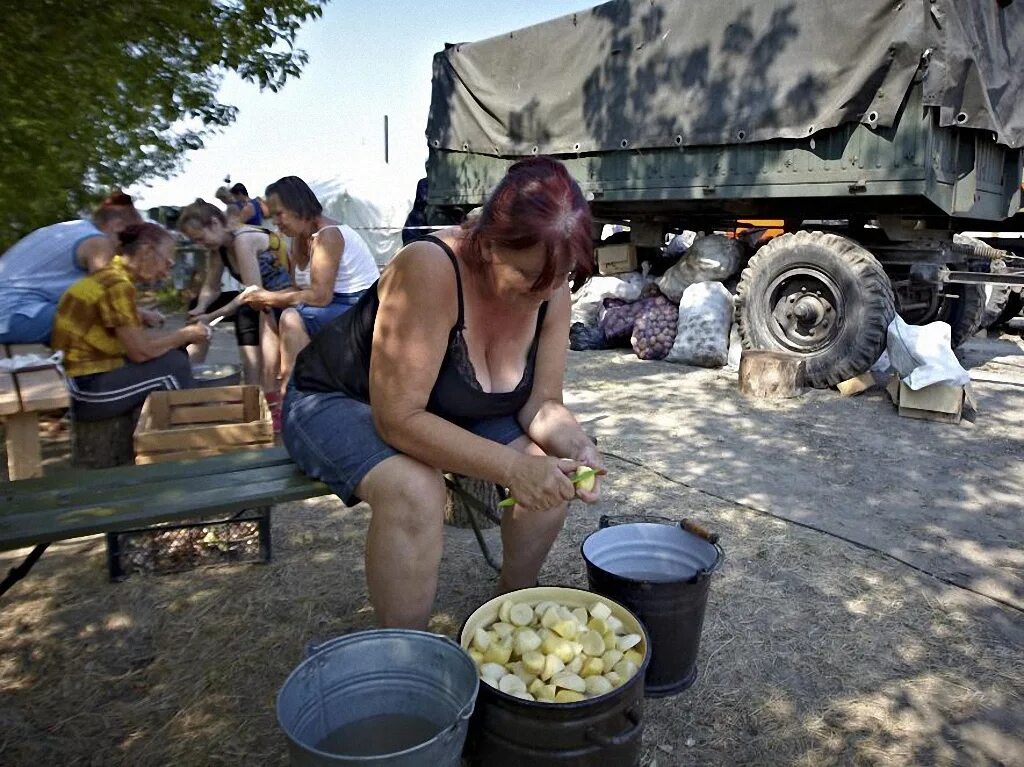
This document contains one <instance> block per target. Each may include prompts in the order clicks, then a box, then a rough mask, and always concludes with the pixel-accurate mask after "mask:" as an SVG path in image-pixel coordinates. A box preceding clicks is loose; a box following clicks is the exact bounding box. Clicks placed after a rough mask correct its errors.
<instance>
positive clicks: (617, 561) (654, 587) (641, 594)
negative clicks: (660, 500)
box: [582, 517, 724, 697]
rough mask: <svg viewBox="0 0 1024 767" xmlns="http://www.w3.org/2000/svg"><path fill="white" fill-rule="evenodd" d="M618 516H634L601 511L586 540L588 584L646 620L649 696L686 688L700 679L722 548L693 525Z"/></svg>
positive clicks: (584, 552) (591, 588) (584, 547)
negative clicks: (709, 607)
mask: <svg viewBox="0 0 1024 767" xmlns="http://www.w3.org/2000/svg"><path fill="white" fill-rule="evenodd" d="M619 519H636V517H631V518H627V517H620V518H616V517H602V518H601V529H599V530H597V531H596V532H594V533H591V534H590V535H589V536H587V538H586V540H584V541H583V546H582V550H583V559H584V560H585V561H586V564H587V580H588V581H589V583H590V590H591V591H594V592H596V593H598V594H602V595H604V596H606V597H608V598H609V599H614V600H615V601H617V602H619V603H621V604H623V605H625V606H626V607H627V608H628V609H629V610H631V611H632V612H633V613H634V614H635V615H636V616H637V617H638V618H639V619H640V620H641V621H642V622H643V624H644V626H645V627H646V628H647V633H648V635H649V636H650V639H651V661H650V664H649V665H648V667H647V676H646V683H645V690H646V694H647V696H648V697H659V696H663V695H673V694H675V693H678V692H682V691H683V690H685V689H686V688H687V687H689V686H690V685H691V684H693V682H694V681H695V680H696V679H697V650H698V648H699V646H700V635H701V629H702V628H703V625H704V609H705V606H706V605H707V599H708V588H709V586H710V583H711V573H712V572H714V571H715V570H716V569H717V568H718V566H719V565H720V564H721V562H722V559H723V556H724V555H723V553H722V549H721V547H720V546H719V545H718V543H717V538H715V537H714V536H709V535H708V534H707V533H705V532H704V531H703V530H701V528H699V527H697V526H696V525H687V526H686V527H684V524H686V523H680V524H677V523H674V522H673V523H671V524H659V523H657V522H626V523H624V524H620V523H618V520H619ZM640 519H643V518H642V517H641V518H640ZM654 519H658V518H657V517H655V518H654ZM665 521H666V522H668V521H669V520H665ZM687 528H689V529H687ZM692 530H696V531H697V532H692ZM698 533H701V534H698ZM709 538H710V540H709Z"/></svg>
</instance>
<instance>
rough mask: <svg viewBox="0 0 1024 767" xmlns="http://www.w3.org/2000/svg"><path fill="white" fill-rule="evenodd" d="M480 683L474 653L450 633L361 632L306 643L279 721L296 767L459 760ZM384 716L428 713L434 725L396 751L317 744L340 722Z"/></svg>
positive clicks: (285, 690) (449, 764) (441, 764)
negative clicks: (324, 747)
mask: <svg viewBox="0 0 1024 767" xmlns="http://www.w3.org/2000/svg"><path fill="white" fill-rule="evenodd" d="M478 688H479V678H478V676H477V670H476V667H475V666H474V665H473V661H472V659H470V657H469V656H468V655H467V654H466V653H465V652H464V651H463V650H462V648H460V647H459V646H458V645H457V644H456V643H455V642H453V641H452V640H450V639H448V638H447V637H443V636H439V635H437V634H429V633H427V632H425V631H410V630H406V629H380V630H376V631H361V632H358V633H355V634H350V635H348V636H343V637H339V638H338V639H333V640H331V641H329V642H326V643H324V644H322V645H319V646H317V647H313V648H311V650H310V653H309V656H308V657H307V658H306V660H304V661H303V662H302V663H301V664H299V666H298V667H297V668H296V669H295V670H294V671H292V673H291V674H290V675H289V677H288V679H287V680H286V681H285V683H284V685H283V686H282V687H281V691H280V692H279V693H278V696H277V720H278V723H279V724H280V725H281V728H282V729H283V730H284V732H285V734H286V735H287V737H288V745H289V751H290V754H291V763H292V764H293V765H295V766H296V767H321V766H324V767H327V766H328V765H329V766H330V767H337V766H338V765H355V764H359V765H388V766H389V767H418V766H419V765H429V766H430V767H458V766H459V762H460V754H461V752H462V746H463V743H464V741H465V739H466V730H467V728H468V726H469V717H470V715H471V714H472V713H473V707H474V704H475V703H476V695H477V690H478ZM388 715H391V716H409V717H415V718H417V719H418V720H427V721H428V722H430V723H432V724H434V725H435V726H436V730H437V732H436V734H435V735H433V737H430V738H429V739H427V740H425V741H423V742H421V743H418V744H411V745H409V746H408V747H406V748H403V749H402V750H401V751H396V752H394V753H382V754H373V755H367V754H365V753H352V754H345V753H337V752H335V751H334V750H331V751H327V750H322V749H321V748H318V746H320V745H321V744H323V743H324V741H325V739H327V738H328V736H330V735H331V733H334V732H336V731H338V730H339V729H341V728H345V727H346V726H348V725H355V724H356V723H360V722H364V721H370V720H372V719H374V718H376V717H381V716H388Z"/></svg>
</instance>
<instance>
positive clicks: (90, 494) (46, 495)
mask: <svg viewBox="0 0 1024 767" xmlns="http://www.w3.org/2000/svg"><path fill="white" fill-rule="evenodd" d="M229 457H230V456H229V454H227V455H224V456H216V457H213V458H206V459H200V460H190V461H172V462H168V463H160V464H153V465H144V466H135V465H129V466H119V467H116V468H113V469H93V470H91V471H88V472H78V473H80V474H81V473H91V474H102V475H103V476H102V477H99V478H98V479H93V478H91V477H85V478H83V479H82V480H81V481H80V482H68V481H66V480H65V477H63V475H62V474H61V475H55V476H54V477H53V479H59V481H57V482H52V483H51V482H48V481H46V480H38V479H30V480H26V481H24V482H17V483H16V484H14V483H10V482H7V483H4V484H2V485H0V498H2V499H3V503H2V504H0V517H2V516H4V515H5V514H8V513H11V514H13V513H19V512H23V511H31V510H34V509H40V510H42V509H45V508H46V507H47V506H54V507H56V506H67V507H70V506H89V505H104V504H110V503H120V502H121V501H125V500H132V499H134V500H136V501H138V502H140V503H144V496H145V493H147V492H150V491H151V489H156V491H159V489H161V488H167V487H172V486H180V487H184V488H186V489H187V488H188V487H191V486H199V485H202V484H204V483H206V482H223V483H225V485H226V483H227V482H228V481H230V482H236V483H238V484H240V485H241V484H245V483H247V482H256V481H259V480H260V479H261V478H264V477H266V478H274V477H278V478H280V477H285V476H290V475H292V474H295V473H299V474H301V471H300V470H299V468H298V467H297V466H296V465H295V464H294V463H292V462H291V461H284V462H279V463H273V464H268V463H265V464H261V465H249V466H243V467H238V468H230V467H225V468H222V469H221V470H219V471H216V470H213V469H211V468H210V466H211V465H213V466H217V465H218V464H220V463H221V462H222V461H223V459H225V458H229ZM197 464H198V465H200V466H205V471H202V472H200V473H195V472H194V471H191V470H194V469H195V467H196V465H197ZM160 467H169V468H168V469H167V470H164V471H159V469H160ZM70 473H74V472H70ZM225 477H227V478H229V479H226V478H225ZM47 479H49V478H47Z"/></svg>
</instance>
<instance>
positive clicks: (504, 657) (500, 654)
mask: <svg viewBox="0 0 1024 767" xmlns="http://www.w3.org/2000/svg"><path fill="white" fill-rule="evenodd" d="M511 657H512V642H511V641H510V640H508V639H501V640H497V641H494V642H491V646H490V647H488V648H487V650H486V651H485V652H484V660H485V661H487V662H488V663H500V664H501V665H503V666H504V665H505V664H506V663H508V661H509V658H511Z"/></svg>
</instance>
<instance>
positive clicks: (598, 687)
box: [584, 676, 615, 696]
mask: <svg viewBox="0 0 1024 767" xmlns="http://www.w3.org/2000/svg"><path fill="white" fill-rule="evenodd" d="M584 681H585V682H586V683H587V689H586V693H587V695H593V696H598V695H604V694H605V693H608V692H611V691H612V690H613V689H615V688H614V686H613V685H612V683H611V682H609V681H608V680H607V679H606V678H605V677H603V676H588V677H587V678H586V679H585V680H584Z"/></svg>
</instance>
